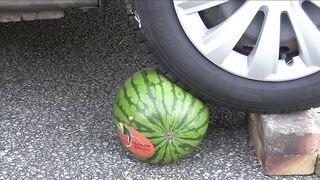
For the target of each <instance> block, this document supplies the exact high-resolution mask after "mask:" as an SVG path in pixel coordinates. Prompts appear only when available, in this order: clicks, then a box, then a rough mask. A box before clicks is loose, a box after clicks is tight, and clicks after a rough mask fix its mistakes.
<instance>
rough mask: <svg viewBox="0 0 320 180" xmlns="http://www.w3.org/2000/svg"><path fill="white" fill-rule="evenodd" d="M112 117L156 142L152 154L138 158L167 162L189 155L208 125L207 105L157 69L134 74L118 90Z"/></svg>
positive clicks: (153, 161)
mask: <svg viewBox="0 0 320 180" xmlns="http://www.w3.org/2000/svg"><path fill="white" fill-rule="evenodd" d="M113 120H114V122H115V123H116V124H119V123H124V124H127V125H129V126H131V127H133V128H134V129H135V130H136V131H138V132H140V133H141V134H143V135H144V136H145V137H146V138H148V139H149V140H150V141H151V142H152V144H153V145H154V148H155V149H154V151H155V152H154V154H153V156H152V157H147V158H143V157H139V156H136V158H138V159H140V160H142V161H145V162H148V163H152V164H166V163H170V162H173V161H176V160H178V159H181V158H184V157H186V156H187V155H189V154H190V153H191V152H192V151H193V150H194V149H195V148H196V147H197V146H198V145H199V143H200V142H201V140H202V138H203V137H204V135H205V133H206V131H207V128H208V108H207V107H206V106H205V105H204V104H203V103H202V102H201V101H200V100H198V99H196V98H195V97H193V96H192V95H191V94H189V93H188V92H186V91H184V90H183V89H181V88H180V87H179V86H177V85H175V84H174V83H172V82H171V81H170V80H168V79H167V78H166V77H164V76H163V75H162V74H161V73H159V72H158V71H157V70H154V69H147V70H144V71H141V72H138V73H136V74H134V75H133V76H131V77H130V78H129V79H128V80H127V81H126V82H125V83H124V84H123V85H122V86H121V87H120V89H119V90H118V92H117V94H116V98H115V102H114V105H113Z"/></svg>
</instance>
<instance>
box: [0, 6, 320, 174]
mask: <svg viewBox="0 0 320 180" xmlns="http://www.w3.org/2000/svg"><path fill="white" fill-rule="evenodd" d="M126 22H127V20H126V15H125V9H124V5H123V3H122V2H119V1H111V2H109V4H107V7H106V9H105V11H104V12H98V11H89V12H82V11H72V12H69V13H68V15H67V16H66V17H65V18H63V19H59V20H43V21H33V22H18V23H7V24H0V54H1V56H0V57H1V60H0V179H144V180H147V179H174V180H176V179H316V177H315V176H300V177H299V176H296V177H294V176H290V177H289V176H286V177H268V176H264V175H263V174H262V172H261V166H260V163H259V162H258V160H257V159H256V157H255V156H254V151H253V147H252V145H251V144H250V141H249V138H248V131H247V122H246V120H245V114H244V113H243V112H235V111H231V110H228V109H224V108H219V107H214V106H212V105H210V104H208V105H209V107H210V114H211V115H210V127H209V130H208V133H207V135H206V136H205V138H204V140H203V142H202V143H201V145H200V146H199V148H198V149H197V150H196V151H195V152H194V153H193V154H191V155H190V156H189V157H188V158H186V159H183V160H181V161H178V162H176V163H173V164H169V165H161V166H158V165H149V164H146V163H142V162H139V161H137V160H135V159H134V158H133V157H132V156H131V155H130V154H129V153H128V152H126V151H125V150H124V149H123V148H122V146H121V144H120V142H119V141H118V139H117V136H116V132H115V128H114V125H113V123H112V120H111V115H112V108H111V107H112V101H113V98H114V96H115V92H116V90H117V88H118V87H119V86H120V85H121V83H122V82H123V81H124V80H125V79H126V78H128V77H129V76H130V75H131V74H132V73H134V72H137V71H139V70H141V69H144V68H147V67H152V66H153V63H152V59H151V57H150V56H149V55H148V54H146V52H145V51H144V49H143V48H142V47H141V45H139V44H136V43H135V42H134V38H133V36H132V35H130V34H129V33H128V30H127V26H126Z"/></svg>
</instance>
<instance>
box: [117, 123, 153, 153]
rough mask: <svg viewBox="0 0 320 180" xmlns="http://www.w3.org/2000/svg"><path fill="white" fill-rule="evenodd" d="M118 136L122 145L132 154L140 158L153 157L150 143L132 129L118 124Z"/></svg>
mask: <svg viewBox="0 0 320 180" xmlns="http://www.w3.org/2000/svg"><path fill="white" fill-rule="evenodd" d="M118 134H119V137H120V140H121V141H122V143H123V144H124V145H125V147H126V148H127V149H128V150H129V151H130V152H132V153H133V154H135V155H137V156H140V157H142V158H147V157H151V156H153V154H154V146H153V144H152V142H151V141H150V140H149V139H148V138H146V137H145V136H144V135H143V134H141V133H140V132H138V131H136V130H135V129H134V128H133V127H131V126H128V125H126V124H123V123H119V125H118Z"/></svg>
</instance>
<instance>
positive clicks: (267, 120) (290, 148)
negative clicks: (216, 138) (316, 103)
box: [248, 109, 320, 175]
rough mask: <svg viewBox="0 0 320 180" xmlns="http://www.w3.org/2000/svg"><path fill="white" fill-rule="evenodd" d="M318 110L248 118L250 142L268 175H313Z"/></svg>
mask: <svg viewBox="0 0 320 180" xmlns="http://www.w3.org/2000/svg"><path fill="white" fill-rule="evenodd" d="M318 111H319V110H318V109H313V110H310V111H304V112H297V113H291V114H270V115H261V114H255V113H251V114H250V115H249V116H248V117H249V125H250V127H249V129H250V130H249V132H250V138H251V141H252V142H253V145H254V147H255V153H256V155H257V157H258V159H259V160H260V161H261V163H262V166H263V171H264V173H265V174H267V175H303V174H312V173H313V172H314V169H315V163H316V157H317V148H318V146H319V142H320V129H319V127H320V116H319V112H318Z"/></svg>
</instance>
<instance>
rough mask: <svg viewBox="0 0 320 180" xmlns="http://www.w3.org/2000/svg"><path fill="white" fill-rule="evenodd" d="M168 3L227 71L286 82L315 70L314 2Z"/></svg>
mask: <svg viewBox="0 0 320 180" xmlns="http://www.w3.org/2000/svg"><path fill="white" fill-rule="evenodd" d="M173 2H174V7H175V10H176V13H177V16H178V19H179V21H180V24H181V25H182V27H183V29H184V31H185V33H186V35H187V36H188V38H189V39H190V40H191V42H192V43H193V45H194V46H195V47H196V48H197V49H198V50H199V51H200V52H201V53H202V54H203V55H204V56H205V57H206V58H207V59H208V60H209V61H211V62H212V63H214V64H215V65H217V66H218V67H220V68H222V69H224V70H226V71H228V72H230V73H232V74H236V75H238V76H241V77H244V78H248V79H253V80H260V81H288V80H295V79H298V78H302V77H306V76H309V75H311V74H313V73H315V72H318V71H319V70H320V32H319V28H320V18H317V17H320V2H319V1H316V0H315V1H312V0H309V1H307V0H290V1H289V0H286V1H268V0H259V1H255V0H247V1H245V0H215V1H214V0H211V1H210V0H207V1H206V0H204V1H195V0H185V1H181V0H173ZM210 23H211V24H210Z"/></svg>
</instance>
